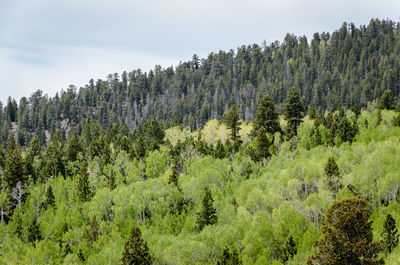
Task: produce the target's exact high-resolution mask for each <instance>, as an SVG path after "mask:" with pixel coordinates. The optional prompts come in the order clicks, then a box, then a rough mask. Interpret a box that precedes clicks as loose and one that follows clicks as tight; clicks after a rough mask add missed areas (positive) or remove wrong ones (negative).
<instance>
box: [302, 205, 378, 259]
mask: <svg viewBox="0 0 400 265" xmlns="http://www.w3.org/2000/svg"><path fill="white" fill-rule="evenodd" d="M371 224H372V222H371V221H369V208H368V204H367V202H366V201H365V200H363V199H357V198H351V199H344V200H340V201H336V202H334V203H333V205H332V206H331V207H330V208H329V209H328V212H327V215H326V225H324V227H323V228H322V233H323V235H324V237H323V238H322V239H320V240H317V241H316V242H315V244H314V245H315V247H316V252H315V253H314V254H313V255H311V256H309V257H308V258H307V264H309V265H311V264H321V265H323V264H326V265H328V264H329V265H342V264H355V265H356V264H360V265H361V264H371V265H378V264H384V261H383V260H382V259H377V256H378V254H379V253H380V252H381V251H383V250H384V244H383V242H382V241H373V234H372V227H371Z"/></svg>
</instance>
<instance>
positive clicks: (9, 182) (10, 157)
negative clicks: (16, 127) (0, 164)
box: [4, 134, 26, 192]
mask: <svg viewBox="0 0 400 265" xmlns="http://www.w3.org/2000/svg"><path fill="white" fill-rule="evenodd" d="M25 180H26V178H25V175H24V163H23V160H22V152H21V147H20V146H18V145H17V144H16V143H15V139H14V136H13V134H10V136H9V138H8V141H7V150H6V156H5V161H4V182H5V187H6V189H7V190H8V191H9V192H11V191H12V189H13V188H15V187H16V185H17V183H18V182H20V183H21V185H23V184H24V183H25Z"/></svg>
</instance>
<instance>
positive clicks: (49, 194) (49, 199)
mask: <svg viewBox="0 0 400 265" xmlns="http://www.w3.org/2000/svg"><path fill="white" fill-rule="evenodd" d="M45 197H46V200H45V202H44V207H45V209H47V207H49V206H51V207H54V206H55V197H54V193H53V188H52V187H51V185H50V186H49V187H48V188H47V190H46V195H45Z"/></svg>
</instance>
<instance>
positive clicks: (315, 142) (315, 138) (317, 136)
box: [311, 120, 322, 147]
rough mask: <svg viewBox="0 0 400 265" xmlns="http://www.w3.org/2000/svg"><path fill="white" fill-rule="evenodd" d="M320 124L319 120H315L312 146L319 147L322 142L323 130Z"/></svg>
mask: <svg viewBox="0 0 400 265" xmlns="http://www.w3.org/2000/svg"><path fill="white" fill-rule="evenodd" d="M319 126H320V124H319V121H318V120H315V121H314V126H313V129H312V131H311V145H312V147H317V146H318V145H321V144H322V136H321V132H320V130H319Z"/></svg>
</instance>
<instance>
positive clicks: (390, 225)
mask: <svg viewBox="0 0 400 265" xmlns="http://www.w3.org/2000/svg"><path fill="white" fill-rule="evenodd" d="M383 229H384V230H383V233H382V237H383V241H384V243H385V245H386V250H387V251H388V252H389V253H392V251H393V249H395V248H396V247H397V245H398V244H399V234H398V233H397V228H396V221H395V220H394V218H393V217H392V215H390V214H388V215H387V216H386V220H385V224H384V225H383Z"/></svg>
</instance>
